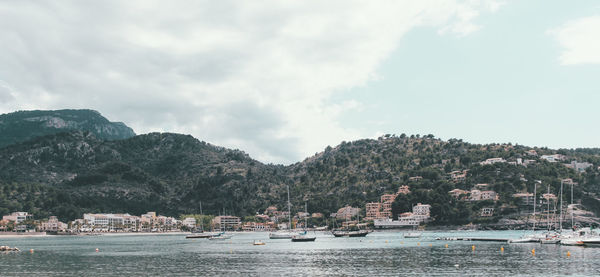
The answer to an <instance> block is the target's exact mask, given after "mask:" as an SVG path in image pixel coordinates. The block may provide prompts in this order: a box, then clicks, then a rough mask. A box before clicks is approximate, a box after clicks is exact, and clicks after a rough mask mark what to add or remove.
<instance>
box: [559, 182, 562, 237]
mask: <svg viewBox="0 0 600 277" xmlns="http://www.w3.org/2000/svg"><path fill="white" fill-rule="evenodd" d="M562 195H563V180H561V181H560V218H559V220H558V226H559V229H560V231H561V232H562V218H563V217H562V215H563V212H562V208H563V197H562Z"/></svg>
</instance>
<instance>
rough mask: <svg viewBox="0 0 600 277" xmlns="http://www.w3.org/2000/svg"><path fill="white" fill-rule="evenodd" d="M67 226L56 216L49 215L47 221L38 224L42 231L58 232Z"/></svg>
mask: <svg viewBox="0 0 600 277" xmlns="http://www.w3.org/2000/svg"><path fill="white" fill-rule="evenodd" d="M67 228H68V226H67V224H66V223H63V222H60V221H58V218H57V217H56V216H51V217H50V219H48V221H45V222H42V223H41V224H40V231H44V232H58V231H64V230H66V229H67Z"/></svg>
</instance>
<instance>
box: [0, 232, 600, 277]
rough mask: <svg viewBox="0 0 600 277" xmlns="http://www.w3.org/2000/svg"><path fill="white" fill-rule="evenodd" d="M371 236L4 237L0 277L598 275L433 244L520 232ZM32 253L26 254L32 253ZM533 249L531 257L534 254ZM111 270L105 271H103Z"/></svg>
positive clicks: (588, 261) (551, 262)
mask: <svg viewBox="0 0 600 277" xmlns="http://www.w3.org/2000/svg"><path fill="white" fill-rule="evenodd" d="M403 233H404V232H389V231H388V232H372V233H370V234H369V235H367V236H366V237H342V238H336V237H334V236H333V235H332V234H331V233H330V232H315V233H312V232H311V234H314V235H315V236H316V238H317V239H316V241H315V242H307V243H294V242H291V240H289V239H288V240H271V239H269V238H268V234H267V233H264V232H232V234H233V236H232V237H231V238H230V239H228V240H208V239H186V238H185V236H184V235H181V234H172V235H160V236H150V235H145V236H135V235H130V236H83V237H78V236H74V237H71V236H68V237H64V236H63V237H53V236H47V237H43V238H35V239H23V238H9V239H6V240H5V242H4V243H3V244H7V245H11V247H17V248H19V249H21V250H22V251H21V252H14V253H7V255H2V257H0V259H2V263H0V270H1V271H2V272H3V274H2V275H3V276H24V275H34V274H35V272H45V276H65V275H69V276H71V275H95V276H114V275H144V272H152V275H170V276H190V275H214V274H226V275H245V276H248V275H250V276H256V275H260V276H273V275H285V274H289V273H290V272H295V273H297V274H306V275H319V276H323V275H325V276H327V275H330V276H333V275H335V276H339V275H348V276H351V275H373V276H385V275H394V276H397V275H404V274H407V275H410V274H417V275H438V276H464V275H471V276H473V275H484V274H485V275H491V276H495V275H517V274H518V275H523V274H524V275H544V276H564V275H596V272H595V269H597V268H600V249H598V248H587V247H576V246H562V245H555V244H552V245H548V244H540V243H535V244H510V243H507V242H503V241H494V240H487V241H478V240H458V239H457V240H437V238H443V237H445V238H450V237H456V238H471V239H477V238H490V239H495V238H518V237H520V236H521V235H522V231H474V232H460V231H435V232H434V231H424V232H423V233H422V235H421V236H420V237H419V238H404V236H403ZM30 250H31V251H30ZM532 250H534V252H532ZM106 265H110V266H106Z"/></svg>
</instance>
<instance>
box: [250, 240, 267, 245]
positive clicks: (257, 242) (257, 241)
mask: <svg viewBox="0 0 600 277" xmlns="http://www.w3.org/2000/svg"><path fill="white" fill-rule="evenodd" d="M252 244H253V245H265V242H264V241H262V240H255V241H254V243H252Z"/></svg>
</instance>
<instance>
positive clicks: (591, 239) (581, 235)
mask: <svg viewBox="0 0 600 277" xmlns="http://www.w3.org/2000/svg"><path fill="white" fill-rule="evenodd" d="M560 244H562V245H578V246H584V245H586V246H600V235H598V233H596V232H595V231H592V229H590V228H581V229H579V230H576V231H573V232H567V233H563V234H561V240H560Z"/></svg>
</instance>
